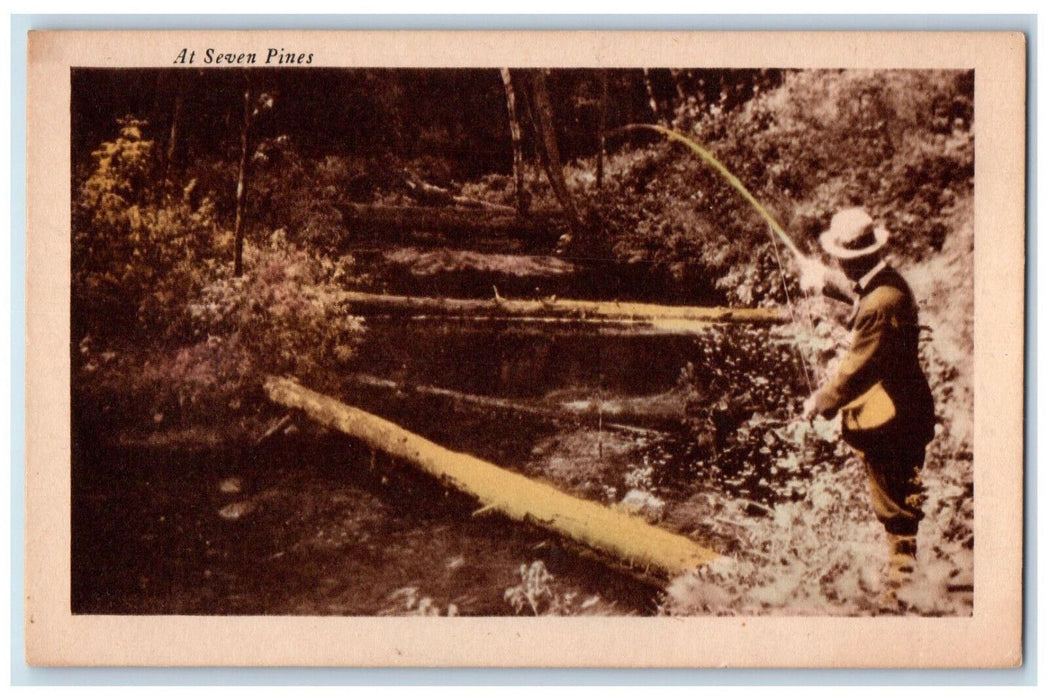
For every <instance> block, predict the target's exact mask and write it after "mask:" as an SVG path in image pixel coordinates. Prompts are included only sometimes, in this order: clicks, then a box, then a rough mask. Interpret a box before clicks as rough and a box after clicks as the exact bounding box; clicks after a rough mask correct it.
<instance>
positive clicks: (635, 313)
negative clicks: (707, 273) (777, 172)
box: [340, 292, 789, 331]
mask: <svg viewBox="0 0 1048 700" xmlns="http://www.w3.org/2000/svg"><path fill="white" fill-rule="evenodd" d="M340 299H341V301H343V302H344V303H346V304H348V306H349V307H350V310H351V312H352V313H356V314H359V315H364V316H366V315H369V314H389V315H401V316H425V315H430V316H436V315H441V316H461V317H467V318H468V317H504V318H513V317H519V318H531V319H571V320H576V321H590V322H599V321H601V320H608V321H618V322H621V323H623V324H631V323H632V324H646V325H649V326H651V327H653V328H659V329H662V330H672V329H680V330H683V331H689V330H695V329H696V328H701V326H696V325H695V324H696V323H700V324H701V323H769V324H771V323H785V322H786V321H788V320H789V314H788V313H786V312H785V311H783V310H782V309H779V308H752V309H751V308H730V307H724V306H663V305H660V304H644V303H639V302H619V301H579V300H573V299H555V298H554V299H542V300H535V301H528V300H512V299H502V298H496V299H440V298H435V297H406V296H394V295H391V294H368V293H365V292H344V293H343V294H342V296H341V297H340Z"/></svg>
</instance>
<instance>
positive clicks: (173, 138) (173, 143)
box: [165, 71, 185, 168]
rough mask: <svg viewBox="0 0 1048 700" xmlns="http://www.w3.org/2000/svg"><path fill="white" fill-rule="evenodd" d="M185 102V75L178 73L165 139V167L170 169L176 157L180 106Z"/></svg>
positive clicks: (180, 113) (180, 119)
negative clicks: (167, 132)
mask: <svg viewBox="0 0 1048 700" xmlns="http://www.w3.org/2000/svg"><path fill="white" fill-rule="evenodd" d="M184 102H185V73H183V72H182V71H179V72H178V83H177V85H176V87H175V106H174V109H173V110H172V114H171V131H170V132H169V135H168V139H167V161H166V166H165V167H167V168H170V167H171V165H172V164H173V163H174V162H175V157H176V156H177V155H178V145H179V144H178V138H179V129H180V128H181V122H182V104H183V103H184Z"/></svg>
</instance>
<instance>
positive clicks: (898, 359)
mask: <svg viewBox="0 0 1048 700" xmlns="http://www.w3.org/2000/svg"><path fill="white" fill-rule="evenodd" d="M623 130H624V131H635V130H646V131H655V132H658V133H661V134H663V135H664V136H666V137H667V138H668V139H670V140H671V141H676V142H678V143H681V144H683V145H685V146H687V147H688V148H689V149H690V150H691V151H692V152H693V153H695V154H696V155H697V156H699V157H700V158H702V160H703V161H705V162H706V163H707V164H708V165H709V166H710V167H712V168H713V169H714V170H716V171H717V172H718V173H720V175H721V176H722V177H723V178H724V179H725V180H726V181H727V182H728V184H729V185H731V187H733V188H734V189H735V190H736V191H737V192H738V193H739V194H740V195H742V197H743V199H745V200H746V201H747V202H749V204H750V205H751V206H752V207H753V208H754V210H755V211H756V212H757V213H758V214H760V216H761V218H763V219H764V220H765V221H766V222H767V224H768V228H769V230H770V232H771V234H772V235H773V237H774V239H777V240H778V241H780V242H781V243H782V244H783V245H784V246H785V247H786V249H787V250H788V251H789V252H790V253H791V254H792V255H793V258H794V259H795V260H796V261H797V264H798V265H799V267H800V271H801V287H802V288H803V289H805V291H818V292H821V293H823V294H825V295H826V296H828V297H831V298H834V299H837V300H838V301H845V300H854V306H855V308H854V310H853V313H852V316H851V319H850V320H849V324H848V325H849V327H850V328H851V330H852V332H853V335H852V342H851V347H850V348H849V350H848V353H847V355H846V356H845V357H844V358H842V360H841V363H840V366H839V368H838V369H837V374H836V376H834V377H833V378H832V379H830V380H829V381H828V382H827V383H826V384H825V386H823V387H822V388H821V389H819V390H818V391H816V392H815V393H814V394H812V396H810V397H809V398H808V399H807V400H806V401H805V402H804V408H803V412H804V415H805V417H806V418H808V419H812V418H814V417H815V416H816V415H821V416H823V417H824V418H833V417H834V416H835V415H837V414H838V413H840V414H841V437H842V438H843V439H844V441H845V442H846V443H848V444H849V445H851V446H852V447H853V448H855V450H856V451H857V452H858V453H859V454H860V456H861V457H862V459H863V463H864V464H865V467H866V475H867V481H868V483H869V488H870V495H871V497H872V500H873V509H874V512H875V513H876V515H877V519H878V520H879V521H880V522H881V523H883V524H884V529H885V531H886V532H887V534H888V545H889V562H890V573H889V579H888V583H889V594H890V600H893V601H896V602H897V601H898V597H897V595H896V593H897V592H898V589H899V588H900V587H901V586H902V585H903V584H904V583H906V582H908V581H910V580H911V579H912V577H913V572H914V569H915V567H916V564H917V526H918V525H919V523H920V521H921V519H922V518H923V517H924V512H923V510H922V506H923V501H924V489H923V486H922V484H921V468H922V467H923V466H924V451H925V447H926V446H927V445H928V443H929V442H931V439H932V437H933V436H934V434H935V430H934V429H935V406H934V402H933V399H932V394H931V389H930V388H929V386H928V380H927V379H926V378H925V376H924V372H923V371H922V370H921V366H920V361H919V359H918V343H917V341H918V338H917V336H918V333H919V326H918V324H917V304H916V302H915V301H914V298H913V293H912V292H911V291H910V288H909V285H907V284H906V281H905V280H904V279H903V278H902V276H901V275H899V273H898V272H896V271H895V270H893V269H892V268H891V267H889V266H888V264H887V262H886V261H885V260H883V259H882V258H881V255H880V252H881V249H882V248H883V247H884V245H885V244H886V243H887V242H888V231H887V230H886V229H885V228H883V227H881V226H877V225H876V224H875V223H874V221H873V219H872V218H871V217H870V215H869V214H867V213H866V212H865V211H864V210H862V209H860V208H852V209H845V210H843V211H840V212H838V213H837V214H836V215H834V217H833V219H832V220H831V221H830V228H829V229H828V230H827V231H825V232H824V233H823V234H822V236H820V238H819V242H820V243H821V245H822V247H823V250H825V251H826V252H827V253H828V254H829V255H831V256H832V257H833V258H835V259H836V260H837V262H838V265H839V267H840V272H838V271H837V270H833V269H830V268H827V267H826V266H824V265H823V264H822V263H820V262H818V261H817V260H813V259H811V258H809V257H807V256H806V255H804V254H803V253H802V252H801V251H800V249H798V248H797V246H796V245H795V244H794V243H793V241H792V240H791V239H790V237H789V236H788V235H786V232H785V231H784V230H783V228H782V226H781V225H780V224H779V222H778V221H776V220H775V217H773V216H772V215H771V213H770V212H769V211H768V210H767V209H766V208H765V207H764V206H763V205H762V204H761V203H760V202H759V201H757V199H756V198H755V197H754V196H753V194H751V193H750V191H749V190H747V189H746V187H745V186H744V185H743V184H742V182H741V181H740V180H739V179H738V178H737V177H736V176H735V175H734V174H732V172H731V171H730V170H728V168H727V167H726V166H725V165H724V164H723V163H721V162H720V161H719V160H718V159H717V158H716V157H715V156H714V155H713V153H711V152H710V151H709V150H708V149H706V148H704V147H703V146H702V145H701V144H699V143H697V142H695V141H694V140H693V139H691V138H689V137H687V136H685V135H684V134H680V133H678V132H675V131H672V130H671V129H668V128H666V127H663V126H659V125H655V124H630V125H627V126H626V127H623ZM841 273H843V277H844V279H841V277H842V275H841ZM849 287H851V289H849Z"/></svg>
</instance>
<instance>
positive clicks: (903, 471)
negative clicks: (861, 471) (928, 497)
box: [863, 447, 924, 536]
mask: <svg viewBox="0 0 1048 700" xmlns="http://www.w3.org/2000/svg"><path fill="white" fill-rule="evenodd" d="M863 462H864V463H865V465H866V479H867V483H868V484H869V488H870V497H871V499H872V502H873V510H874V513H876V515H877V519H878V520H879V521H881V523H882V524H883V525H884V529H885V530H887V531H888V533H889V534H892V535H899V536H914V535H916V534H917V526H918V524H919V523H920V521H921V520H922V519H923V518H924V511H923V507H924V486H923V484H922V483H921V467H922V466H924V448H923V447H922V448H919V449H892V450H883V451H877V452H867V453H865V454H864V455H863Z"/></svg>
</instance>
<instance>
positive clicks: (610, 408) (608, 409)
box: [349, 374, 679, 435]
mask: <svg viewBox="0 0 1048 700" xmlns="http://www.w3.org/2000/svg"><path fill="white" fill-rule="evenodd" d="M349 380H350V381H351V382H352V383H353V384H355V385H358V386H362V387H368V388H371V389H379V390H382V391H386V392H402V393H405V394H407V393H414V394H422V395H423V396H433V397H437V398H441V399H446V400H448V401H450V402H452V404H453V405H455V406H457V407H466V408H471V409H478V408H480V409H492V410H496V411H505V412H507V413H516V414H520V415H525V416H532V417H535V418H541V419H544V420H547V421H553V422H558V421H560V422H563V421H566V420H575V421H577V420H579V419H582V418H590V419H593V420H594V421H595V420H597V419H598V417H600V418H602V419H603V418H604V417H620V415H621V414H622V411H621V407H619V406H614V405H612V404H610V403H608V402H597V401H592V402H576V403H573V404H562V405H561V406H559V407H558V408H549V407H546V406H536V405H533V404H526V403H521V402H519V401H511V400H510V399H503V398H498V397H495V396H478V395H477V394H464V393H462V392H460V391H454V390H452V389H444V388H442V387H436V386H426V385H422V384H420V385H416V386H406V385H403V384H398V383H397V382H394V381H390V380H389V379H382V378H380V377H375V376H372V375H370V374H354V375H352V376H351V377H349ZM629 417H632V416H629ZM660 418H662V420H663V422H665V417H664V416H662V417H660ZM678 422H679V418H678ZM601 427H602V428H604V429H605V430H611V431H617V432H622V433H633V434H636V435H658V434H661V433H662V431H659V430H655V429H652V428H645V427H641V426H639V425H628V424H625V423H618V422H614V421H610V422H609V421H607V420H602V421H601Z"/></svg>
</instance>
